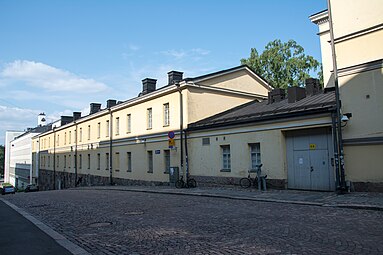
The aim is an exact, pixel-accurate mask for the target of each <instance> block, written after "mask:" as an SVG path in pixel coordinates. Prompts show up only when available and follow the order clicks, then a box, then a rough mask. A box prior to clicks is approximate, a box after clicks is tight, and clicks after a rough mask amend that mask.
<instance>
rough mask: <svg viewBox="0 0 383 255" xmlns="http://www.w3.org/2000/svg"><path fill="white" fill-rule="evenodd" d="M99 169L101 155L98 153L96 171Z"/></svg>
mask: <svg viewBox="0 0 383 255" xmlns="http://www.w3.org/2000/svg"><path fill="white" fill-rule="evenodd" d="M100 168H101V155H100V153H97V170H100Z"/></svg>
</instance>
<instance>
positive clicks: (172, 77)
mask: <svg viewBox="0 0 383 255" xmlns="http://www.w3.org/2000/svg"><path fill="white" fill-rule="evenodd" d="M183 74H184V73H183V72H178V71H170V72H168V85H172V84H174V83H176V82H179V81H182V76H183Z"/></svg>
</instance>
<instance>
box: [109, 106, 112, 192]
mask: <svg viewBox="0 0 383 255" xmlns="http://www.w3.org/2000/svg"><path fill="white" fill-rule="evenodd" d="M109 116H110V117H109V181H110V185H113V169H112V166H113V164H112V158H113V157H112V153H113V137H112V136H113V132H112V131H113V114H112V110H111V109H110V108H109Z"/></svg>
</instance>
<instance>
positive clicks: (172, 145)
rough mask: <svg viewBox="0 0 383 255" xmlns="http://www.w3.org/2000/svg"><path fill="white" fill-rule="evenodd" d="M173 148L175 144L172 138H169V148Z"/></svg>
mask: <svg viewBox="0 0 383 255" xmlns="http://www.w3.org/2000/svg"><path fill="white" fill-rule="evenodd" d="M174 146H176V142H175V141H174V139H173V138H169V148H173V147H174Z"/></svg>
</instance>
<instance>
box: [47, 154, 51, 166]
mask: <svg viewBox="0 0 383 255" xmlns="http://www.w3.org/2000/svg"><path fill="white" fill-rule="evenodd" d="M50 166H51V156H48V167H50Z"/></svg>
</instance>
